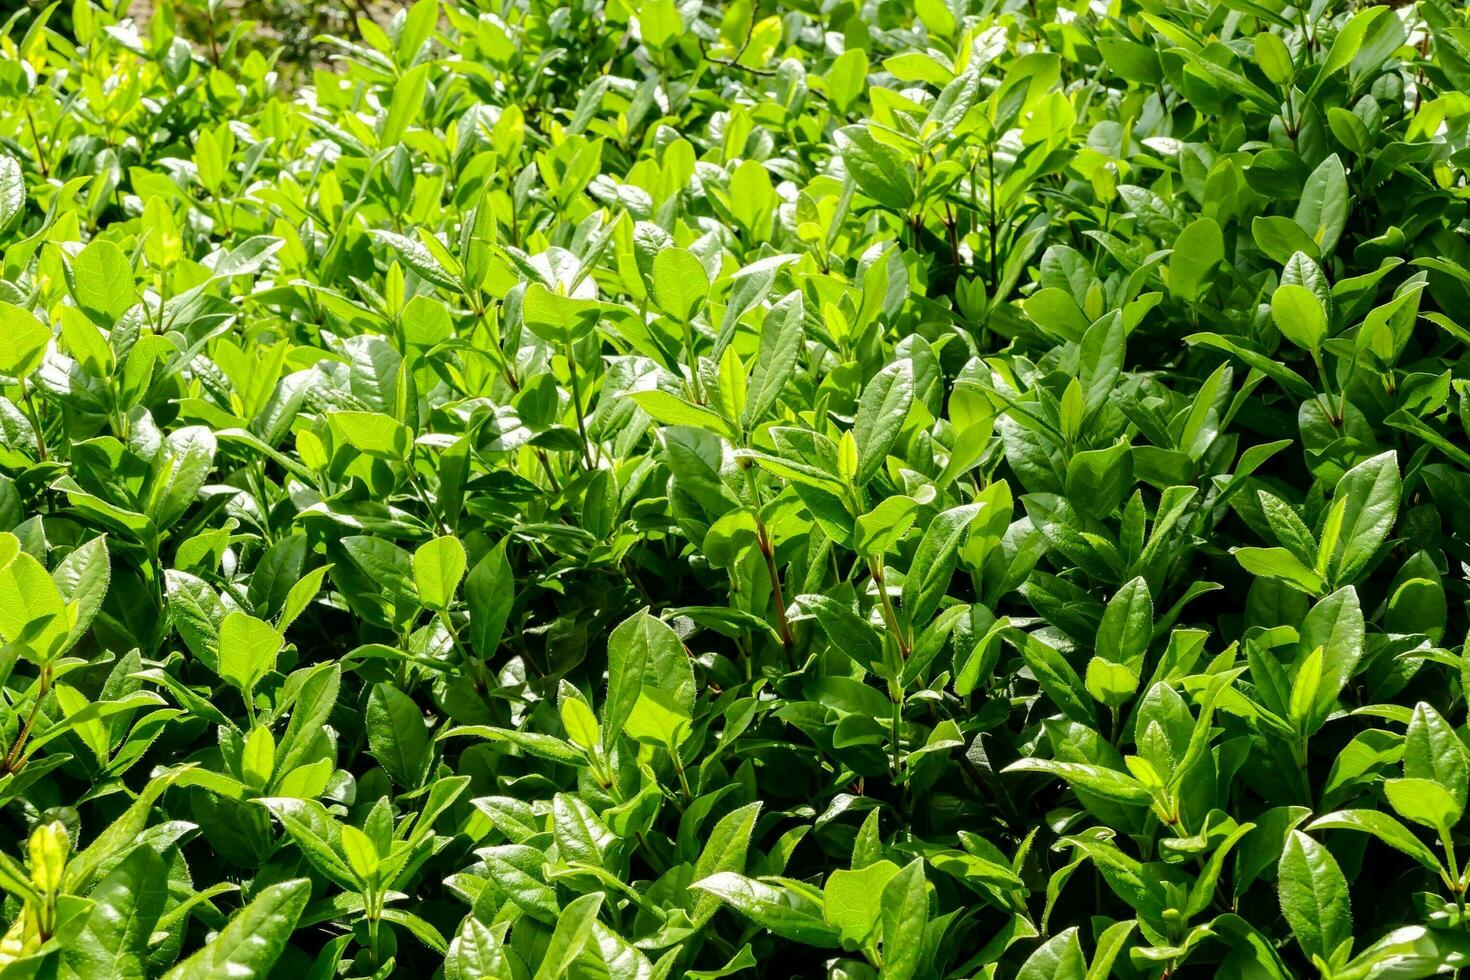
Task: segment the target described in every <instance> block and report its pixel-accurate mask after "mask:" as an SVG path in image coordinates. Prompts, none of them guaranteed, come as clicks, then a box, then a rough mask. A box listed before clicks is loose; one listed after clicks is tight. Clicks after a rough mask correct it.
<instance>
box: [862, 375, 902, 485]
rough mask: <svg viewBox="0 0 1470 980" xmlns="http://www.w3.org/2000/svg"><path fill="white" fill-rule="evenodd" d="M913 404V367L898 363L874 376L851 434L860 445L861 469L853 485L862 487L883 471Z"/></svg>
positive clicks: (863, 396) (864, 390)
mask: <svg viewBox="0 0 1470 980" xmlns="http://www.w3.org/2000/svg"><path fill="white" fill-rule="evenodd" d="M913 402H914V365H913V362H912V361H910V360H901V361H895V362H894V363H892V364H889V365H888V366H886V367H885V368H883V370H881V371H879V372H878V373H877V374H876V375H874V377H873V380H871V381H869V382H868V384H867V385H866V387H864V388H863V394H862V397H861V398H860V399H858V408H857V418H856V419H855V421H854V423H853V429H852V434H853V438H854V439H855V440H856V441H857V447H858V469H857V476H856V477H854V478H853V482H854V483H856V484H857V485H858V486H863V485H864V484H866V483H867V482H868V481H869V480H871V479H872V478H873V477H874V476H876V475H877V474H878V471H879V470H881V469H882V468H883V461H884V460H885V459H887V458H888V453H889V451H890V450H891V449H892V448H893V446H894V443H896V442H897V441H898V436H899V434H900V433H901V432H902V431H903V424H904V421H905V420H906V419H907V418H908V414H909V406H911V405H912V404H913Z"/></svg>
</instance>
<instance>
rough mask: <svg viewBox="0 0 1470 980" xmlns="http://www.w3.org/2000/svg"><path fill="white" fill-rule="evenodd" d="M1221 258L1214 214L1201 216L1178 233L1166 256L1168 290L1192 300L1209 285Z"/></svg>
mask: <svg viewBox="0 0 1470 980" xmlns="http://www.w3.org/2000/svg"><path fill="white" fill-rule="evenodd" d="M1224 259H1225V239H1224V236H1222V235H1221V233H1220V225H1219V224H1218V223H1217V222H1216V221H1215V219H1214V218H1210V217H1202V218H1196V219H1195V220H1194V221H1192V222H1190V224H1189V225H1188V226H1187V227H1186V228H1185V229H1184V230H1183V231H1182V232H1180V233H1179V237H1178V238H1177V239H1175V241H1174V254H1173V255H1172V256H1170V258H1169V293H1170V294H1171V295H1172V296H1173V297H1174V298H1175V299H1178V300H1182V301H1184V302H1186V303H1189V302H1193V301H1194V300H1195V298H1196V297H1198V296H1199V294H1200V293H1201V292H1202V291H1204V290H1205V289H1206V288H1208V287H1209V285H1210V281H1211V280H1212V279H1213V278H1214V271H1215V267H1216V266H1217V265H1219V264H1220V263H1221V262H1222V261H1224Z"/></svg>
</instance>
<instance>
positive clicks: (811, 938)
mask: <svg viewBox="0 0 1470 980" xmlns="http://www.w3.org/2000/svg"><path fill="white" fill-rule="evenodd" d="M691 887H693V888H696V889H698V890H699V891H703V892H708V893H709V894H711V895H714V896H715V897H716V898H718V899H720V901H722V902H724V903H725V904H726V905H729V906H730V907H731V908H733V909H734V910H735V911H737V912H739V913H740V914H741V915H743V916H745V917H746V918H748V919H750V920H751V921H752V922H753V923H755V924H756V925H757V926H759V927H760V928H762V929H768V930H770V931H771V932H772V933H775V934H776V935H777V936H780V937H782V938H783V939H790V940H793V941H795V942H799V943H805V944H807V945H808V946H819V947H826V948H834V947H836V946H838V945H839V942H840V936H841V933H840V932H839V931H838V930H837V929H836V928H835V927H833V926H830V925H828V924H827V922H826V920H825V919H824V917H823V914H822V905H821V902H820V894H818V895H812V894H810V893H808V892H807V891H805V890H803V889H801V888H800V887H798V886H797V885H796V884H795V883H793V882H789V881H787V880H785V879H781V878H772V879H759V880H758V879H755V878H747V877H745V876H744V875H742V874H737V873H735V872H733V871H721V872H720V873H718V874H714V875H710V876H709V877H708V878H702V879H700V880H698V881H696V882H694V884H693V885H692V886H691Z"/></svg>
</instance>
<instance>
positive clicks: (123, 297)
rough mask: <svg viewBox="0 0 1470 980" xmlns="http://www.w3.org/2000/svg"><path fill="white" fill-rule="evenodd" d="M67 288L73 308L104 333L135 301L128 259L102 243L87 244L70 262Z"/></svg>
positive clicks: (121, 252)
mask: <svg viewBox="0 0 1470 980" xmlns="http://www.w3.org/2000/svg"><path fill="white" fill-rule="evenodd" d="M70 285H71V294H72V298H73V299H74V300H76V303H77V306H79V307H81V310H82V312H83V313H85V314H87V316H88V317H90V318H91V320H92V322H93V323H95V324H97V325H98V326H99V327H102V328H104V329H108V328H111V327H112V325H113V324H115V323H117V321H118V320H120V319H122V315H123V314H124V313H126V312H127V311H128V310H130V309H132V306H133V304H134V303H136V302H137V301H138V293H137V291H136V289H135V288H134V286H133V267H132V266H131V265H130V264H129V263H128V257H127V256H126V255H124V254H123V251H122V249H120V248H118V247H117V246H116V245H115V244H113V243H112V242H110V241H106V240H105V239H95V240H93V241H91V242H89V243H88V244H87V247H86V248H84V249H82V250H81V251H80V252H78V253H77V254H76V257H75V258H73V259H72V262H71V279H70Z"/></svg>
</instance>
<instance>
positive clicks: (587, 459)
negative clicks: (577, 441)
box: [567, 340, 592, 470]
mask: <svg viewBox="0 0 1470 980" xmlns="http://www.w3.org/2000/svg"><path fill="white" fill-rule="evenodd" d="M567 373H568V374H569V375H571V381H572V414H574V415H575V416H576V417H577V433H578V434H579V435H580V436H581V437H582V461H583V462H584V463H585V464H586V466H587V469H589V470H590V469H592V443H591V442H590V441H588V439H587V422H586V420H585V419H583V418H582V385H581V381H580V380H579V377H578V374H577V354H576V351H575V350H574V349H573V344H572V342H571V341H570V340H568V341H567Z"/></svg>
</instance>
